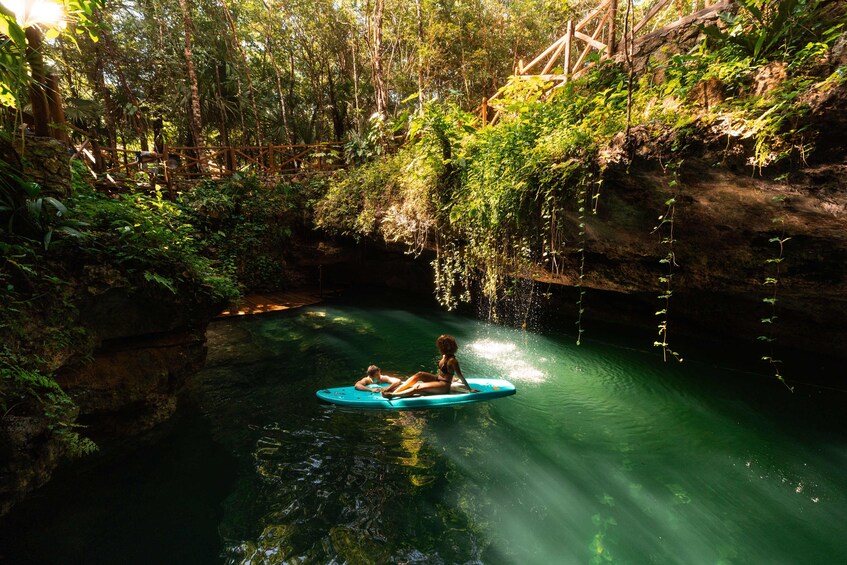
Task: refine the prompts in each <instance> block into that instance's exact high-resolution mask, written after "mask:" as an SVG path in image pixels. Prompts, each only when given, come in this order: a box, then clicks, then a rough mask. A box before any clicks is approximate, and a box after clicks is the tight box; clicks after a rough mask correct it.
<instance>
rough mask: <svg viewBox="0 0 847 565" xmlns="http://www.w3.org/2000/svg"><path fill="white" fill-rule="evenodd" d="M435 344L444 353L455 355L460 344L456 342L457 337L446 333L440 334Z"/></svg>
mask: <svg viewBox="0 0 847 565" xmlns="http://www.w3.org/2000/svg"><path fill="white" fill-rule="evenodd" d="M435 345H436V346H437V347H438V351H440V352H441V353H442V354H444V355H453V354H455V353H456V352H457V351H458V350H459V344H458V343H456V338H454V337H453V336H452V335H447V334H444V335H442V336H438V339H436V340H435Z"/></svg>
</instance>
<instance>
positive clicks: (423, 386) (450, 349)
mask: <svg viewBox="0 0 847 565" xmlns="http://www.w3.org/2000/svg"><path fill="white" fill-rule="evenodd" d="M435 345H436V346H437V347H438V351H439V352H441V360H440V361H439V362H438V374H437V375H433V374H432V373H427V372H424V371H420V372H418V373H415V374H414V375H412V376H411V377H409V378H408V379H406V380H405V381H404V382H403V383H399V384H393V385H391V386H389V387H388V388H387V389H385V390H384V391H383V392H382V395H383V396H384V397H386V398H394V397H398V396H400V397H402V396H416V395H419V394H448V393H449V392H450V385H451V384H452V383H453V378H454V375H455V376H457V377H459V379H460V380H461V381H462V384H464V385H465V386H466V387H468V389H470V391H471V392H479V391H478V390H474V389H471V387H470V385H469V384H468V381H467V380H466V379H465V376H464V375H463V374H462V370H461V369H460V368H459V361H458V360H457V359H456V351H458V350H459V345H458V344H457V343H456V340H455V338H453V336H451V335H442V336H440V337H439V338H438V339H437V340H435Z"/></svg>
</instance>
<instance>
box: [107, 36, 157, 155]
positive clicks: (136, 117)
mask: <svg viewBox="0 0 847 565" xmlns="http://www.w3.org/2000/svg"><path fill="white" fill-rule="evenodd" d="M101 35H102V36H103V40H104V43H105V44H106V49H107V50H108V52H109V59H111V61H112V67H113V68H114V69H115V74H116V75H117V77H118V82H120V84H121V88H122V89H123V91H124V94H126V97H127V100H129V101H130V102H131V103H132V105H133V106H135V111H134V112H133V113H132V115H131V116H130V121H131V122H132V125H133V128H134V129H135V133H136V135H137V136H138V141H139V143H140V144H141V150H142V151H149V150H150V146H149V143H148V140H147V122H146V121H145V120H144V118H143V117H142V116H141V110H140V107H141V103H140V102H139V101H138V98H136V96H135V93H134V92H133V91H132V89H131V88H130V87H129V83H128V82H127V80H126V76H125V75H124V71H123V69H122V68H121V65H120V63H119V62H118V56H117V53H116V52H115V44H114V42H113V41H112V37H111V35H109V34H108V33H107V32H105V31H101Z"/></svg>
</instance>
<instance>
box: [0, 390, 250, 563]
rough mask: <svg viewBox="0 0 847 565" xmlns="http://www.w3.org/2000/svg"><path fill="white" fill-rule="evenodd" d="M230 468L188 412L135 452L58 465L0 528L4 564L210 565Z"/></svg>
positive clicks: (204, 425) (194, 413)
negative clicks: (189, 564)
mask: <svg viewBox="0 0 847 565" xmlns="http://www.w3.org/2000/svg"><path fill="white" fill-rule="evenodd" d="M235 476H236V467H235V461H234V459H233V458H232V456H231V455H230V454H229V453H227V452H226V451H224V450H222V449H221V447H220V445H218V444H216V443H215V442H213V441H212V439H211V437H210V435H209V428H208V422H206V421H205V420H204V419H203V417H202V415H201V414H200V412H199V410H198V408H197V407H196V405H193V404H192V403H191V402H190V401H189V402H183V403H182V405H181V406H180V409H179V410H178V411H177V414H176V415H175V416H174V418H173V419H172V420H171V421H170V422H168V423H167V424H164V425H162V426H160V427H159V428H158V429H156V430H155V431H154V432H151V433H149V434H147V435H146V436H145V437H143V438H140V439H139V440H138V443H136V444H134V445H133V446H131V447H130V446H124V447H122V448H119V449H118V450H117V451H113V452H111V453H110V454H109V456H103V455H94V456H92V457H89V458H86V459H83V460H81V461H78V462H75V463H72V464H69V465H66V466H64V467H61V468H60V469H59V470H58V471H57V472H56V474H55V476H54V478H53V480H51V482H50V483H48V484H47V485H46V486H45V487H43V488H41V489H39V490H38V491H36V492H35V493H33V494H32V495H30V497H29V498H28V499H26V500H25V501H24V502H23V503H21V504H19V505H18V506H17V507H15V510H14V512H12V513H11V515H10V516H8V517H7V518H6V520H5V521H3V522H2V524H0V539H2V543H0V562H3V563H9V564H13V563H14V564H16V565H17V564H26V563H39V564H41V563H43V564H57V563H62V564H74V563H80V564H82V563H85V564H99V563H102V564H114V563H127V564H130V563H138V564H149V563H177V562H179V563H214V562H215V561H216V560H217V559H218V554H219V553H220V536H219V535H218V532H217V528H218V524H219V523H220V520H221V517H222V514H223V512H222V509H221V506H220V501H222V500H223V499H224V498H225V497H226V496H227V493H228V492H229V491H230V488H231V485H232V483H233V481H234V480H235Z"/></svg>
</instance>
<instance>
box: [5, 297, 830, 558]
mask: <svg viewBox="0 0 847 565" xmlns="http://www.w3.org/2000/svg"><path fill="white" fill-rule="evenodd" d="M441 333H452V334H453V335H454V336H456V338H457V341H458V342H459V345H460V350H459V353H458V355H457V357H458V358H459V360H460V362H461V363H462V368H463V370H464V372H465V374H466V375H468V376H498V377H500V376H502V377H505V378H508V379H510V380H512V381H513V382H514V383H515V384H516V385H517V387H518V394H517V395H516V396H512V397H509V398H504V399H499V400H495V401H492V402H489V403H480V404H475V405H466V406H461V407H456V408H447V409H439V410H433V411H409V412H366V411H357V410H349V409H348V410H345V409H339V408H337V407H331V406H328V405H322V404H320V403H318V402H317V400H316V399H315V397H314V392H315V390H316V389H318V388H324V387H331V386H342V385H346V384H352V383H353V381H354V380H356V378H358V376H359V375H360V374H363V372H364V370H365V368H366V367H367V366H368V365H369V364H370V363H376V364H378V365H380V366H381V367H382V368H383V369H384V370H386V371H387V372H392V371H393V372H397V373H402V374H411V373H412V372H414V371H417V370H421V369H428V370H431V369H432V368H434V367H435V362H436V360H437V357H438V356H437V351H436V349H435V345H434V341H435V338H436V337H437V336H438V335H439V334H441ZM650 340H651V336H642V338H641V339H640V340H638V341H631V340H629V339H626V338H616V337H614V336H611V335H597V334H594V335H592V334H590V333H589V334H588V339H587V340H586V341H585V342H584V343H583V344H582V345H581V346H579V347H577V346H576V345H575V344H574V339H573V336H569V335H565V334H560V333H554V332H550V333H546V334H544V335H542V334H539V333H531V332H522V331H520V330H515V329H509V328H504V327H500V326H495V325H491V324H488V323H485V322H481V321H478V320H475V319H473V318H469V317H463V316H460V315H456V314H451V313H446V312H442V311H439V310H438V309H437V308H434V307H431V306H427V307H419V306H417V305H409V304H403V303H399V305H398V304H396V303H394V302H391V301H388V300H370V301H355V302H354V301H350V302H345V301H343V300H339V301H337V302H334V303H327V304H323V305H319V306H315V307H310V308H306V309H302V310H299V311H297V312H294V313H283V314H279V315H276V314H270V315H266V316H254V317H251V318H249V319H234V320H229V321H220V322H216V323H214V324H213V325H212V326H211V328H210V332H209V360H208V364H207V366H206V368H205V369H204V370H203V371H202V372H201V373H200V374H198V375H197V376H196V377H195V378H194V379H193V381H192V385H191V386H190V388H189V390H188V391H186V393H185V396H184V398H183V399H182V400H183V402H182V405H181V408H180V410H179V412H178V414H177V416H176V417H175V418H174V420H173V421H172V422H170V423H168V424H167V425H165V426H163V428H162V429H160V430H158V431H157V432H156V433H155V434H154V435H153V436H151V437H150V438H148V440H147V441H146V442H145V443H144V444H142V445H141V446H140V447H138V446H137V447H135V448H133V449H132V450H129V451H127V452H126V453H124V454H123V455H120V456H112V457H111V458H110V459H109V460H105V461H104V460H102V456H101V460H100V461H98V464H97V465H94V464H92V463H91V462H85V461H83V462H79V463H76V464H74V465H72V466H69V467H68V468H66V469H64V470H63V471H62V472H60V473H59V474H58V476H57V477H56V479H55V480H54V481H53V482H52V483H51V484H49V485H48V486H47V487H46V488H44V489H41V490H40V491H38V492H37V493H35V494H34V495H33V496H32V497H31V498H30V499H29V500H28V501H26V502H25V503H23V504H22V505H20V507H18V508H17V510H16V511H15V512H14V513H13V515H12V516H11V517H9V518H8V519H7V520H6V521H5V522H4V523H3V525H2V529H0V539H2V540H3V541H2V544H0V554H2V557H3V558H4V560H5V561H7V562H9V563H183V564H184V563H252V564H258V563H350V564H356V563H436V564H437V563H486V564H554V563H555V564H560V563H561V564H569V563H575V564H581V563H621V564H623V563H626V564H652V563H674V564H675V563H679V564H701V563H702V564H730V563H733V564H764V563H767V564H776V563H785V564H818V563H827V564H829V563H845V562H847V536H845V532H844V525H845V524H847V473H845V469H847V433H845V428H844V424H843V423H842V422H841V417H840V414H841V413H843V412H842V409H843V407H844V405H845V404H847V402H845V398H844V396H845V395H844V393H841V392H837V391H831V390H825V389H813V388H808V389H800V388H798V389H797V391H796V392H795V393H794V394H791V393H790V392H788V390H787V389H786V388H785V387H784V386H782V385H781V384H779V383H778V382H776V381H774V380H773V379H768V378H762V377H758V376H755V375H752V374H749V373H744V372H741V371H735V370H732V369H728V368H722V367H719V366H717V365H716V364H712V363H707V362H703V361H699V362H698V361H697V360H696V359H695V360H691V357H695V358H696V355H692V352H687V353H688V354H689V355H688V357H689V360H687V361H686V362H685V363H684V364H682V365H678V364H675V363H673V364H672V363H668V364H664V363H662V361H661V355H660V354H659V353H658V352H657V351H654V350H651V349H650V343H651V342H650ZM721 365H723V364H721Z"/></svg>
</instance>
